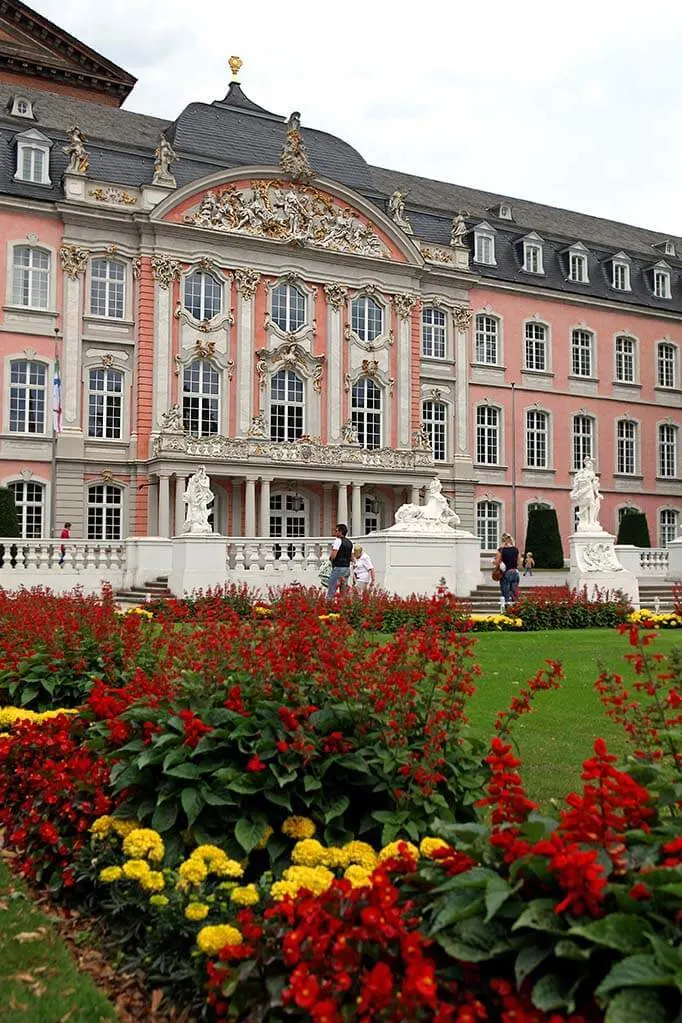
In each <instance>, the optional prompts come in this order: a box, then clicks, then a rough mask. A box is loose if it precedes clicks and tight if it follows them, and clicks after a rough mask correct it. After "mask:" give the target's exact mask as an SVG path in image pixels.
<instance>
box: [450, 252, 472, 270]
mask: <svg viewBox="0 0 682 1023" xmlns="http://www.w3.org/2000/svg"><path fill="white" fill-rule="evenodd" d="M452 256H453V263H454V264H455V269H457V270H468V269H469V250H468V249H465V248H464V247H462V248H459V247H458V246H454V247H453V249H452Z"/></svg>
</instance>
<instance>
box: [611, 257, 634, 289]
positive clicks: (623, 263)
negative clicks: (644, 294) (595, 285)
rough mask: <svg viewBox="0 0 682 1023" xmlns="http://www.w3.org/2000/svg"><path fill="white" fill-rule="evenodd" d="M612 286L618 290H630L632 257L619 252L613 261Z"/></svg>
mask: <svg viewBox="0 0 682 1023" xmlns="http://www.w3.org/2000/svg"><path fill="white" fill-rule="evenodd" d="M611 287H612V288H614V289H615V290H616V291H630V290H631V285H630V259H629V257H628V256H626V255H625V253H624V252H619V253H618V255H617V256H614V257H613V259H612V261H611Z"/></svg>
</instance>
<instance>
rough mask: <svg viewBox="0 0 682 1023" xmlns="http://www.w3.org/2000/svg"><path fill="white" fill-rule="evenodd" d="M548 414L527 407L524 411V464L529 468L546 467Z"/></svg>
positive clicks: (547, 460) (547, 462)
mask: <svg viewBox="0 0 682 1023" xmlns="http://www.w3.org/2000/svg"><path fill="white" fill-rule="evenodd" d="M548 424H549V416H548V415H547V413H546V412H540V411H538V410H537V409H529V410H528V412H526V464H527V465H528V467H529V468H531V469H547V468H548V466H549V457H548V453H549V444H548Z"/></svg>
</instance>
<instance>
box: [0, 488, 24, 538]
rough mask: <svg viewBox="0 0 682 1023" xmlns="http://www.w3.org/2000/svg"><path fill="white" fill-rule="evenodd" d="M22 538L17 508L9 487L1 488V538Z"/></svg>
mask: <svg viewBox="0 0 682 1023" xmlns="http://www.w3.org/2000/svg"><path fill="white" fill-rule="evenodd" d="M5 536H21V530H20V529H19V518H18V516H17V506H16V504H15V503H14V494H13V493H12V491H11V490H10V489H9V487H0V537H5Z"/></svg>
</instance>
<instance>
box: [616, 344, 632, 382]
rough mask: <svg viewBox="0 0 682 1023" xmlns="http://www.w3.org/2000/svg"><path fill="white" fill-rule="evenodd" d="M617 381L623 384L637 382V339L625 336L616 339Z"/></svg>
mask: <svg viewBox="0 0 682 1023" xmlns="http://www.w3.org/2000/svg"><path fill="white" fill-rule="evenodd" d="M616 380H617V381H618V382H619V383H623V384H634V382H635V339H634V337H627V336H626V335H624V334H623V335H621V336H620V337H617V338H616Z"/></svg>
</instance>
